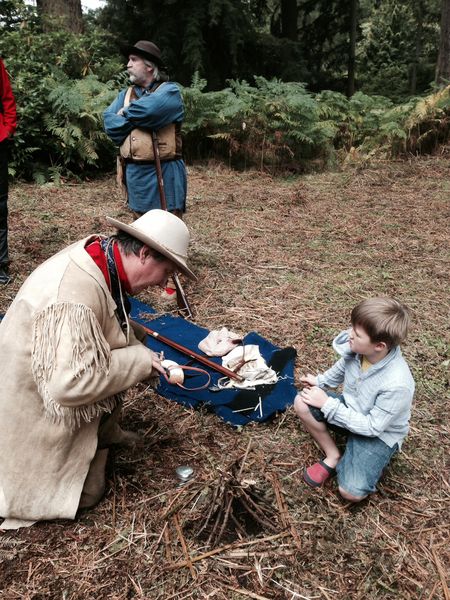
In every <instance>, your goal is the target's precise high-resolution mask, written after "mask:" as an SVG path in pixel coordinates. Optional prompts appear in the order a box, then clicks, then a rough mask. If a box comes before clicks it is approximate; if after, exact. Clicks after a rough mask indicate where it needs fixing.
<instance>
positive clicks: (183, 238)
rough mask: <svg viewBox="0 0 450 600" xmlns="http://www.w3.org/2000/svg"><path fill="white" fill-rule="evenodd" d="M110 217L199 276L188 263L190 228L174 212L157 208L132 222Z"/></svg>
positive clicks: (136, 236)
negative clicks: (128, 222) (127, 222)
mask: <svg viewBox="0 0 450 600" xmlns="http://www.w3.org/2000/svg"><path fill="white" fill-rule="evenodd" d="M106 221H107V222H108V223H109V224H110V225H113V226H114V227H116V228H117V229H120V230H121V231H125V233H128V234H129V235H131V236H133V237H135V238H136V239H138V240H140V241H141V242H144V244H146V245H147V246H149V247H150V248H153V249H154V250H157V251H158V252H159V253H160V254H162V255H163V256H166V257H167V258H168V259H170V260H171V261H172V262H173V263H175V265H176V266H177V267H178V269H179V270H180V271H182V272H183V273H184V274H185V275H187V276H188V277H190V278H191V279H194V280H196V279H197V277H196V275H194V273H193V272H192V270H191V268H190V267H189V265H188V263H187V254H188V246H189V240H190V235H189V230H188V228H187V227H186V225H185V223H184V222H183V221H182V220H181V219H179V218H178V217H177V216H175V215H174V214H173V213H171V212H169V211H167V210H161V209H160V208H155V209H153V210H149V211H148V212H146V213H145V214H143V215H142V216H141V217H139V219H136V221H133V223H130V224H129V225H127V224H126V223H122V222H121V221H118V220H117V219H114V218H112V217H106Z"/></svg>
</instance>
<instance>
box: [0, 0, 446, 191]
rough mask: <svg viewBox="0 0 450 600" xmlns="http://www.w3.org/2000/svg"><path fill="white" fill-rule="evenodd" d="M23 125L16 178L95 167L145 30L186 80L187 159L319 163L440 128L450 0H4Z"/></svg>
mask: <svg viewBox="0 0 450 600" xmlns="http://www.w3.org/2000/svg"><path fill="white" fill-rule="evenodd" d="M0 7H1V10H0V15H1V17H0V54H1V55H2V56H3V57H4V60H5V63H6V65H7V68H8V71H9V73H10V77H11V81H12V84H13V88H14V91H15V94H16V99H17V104H18V110H19V117H20V127H19V130H18V133H17V136H16V139H15V145H14V149H13V153H14V154H13V161H12V164H11V175H12V176H16V177H25V178H30V177H32V178H34V179H35V180H36V181H45V180H48V179H58V178H60V177H64V176H69V175H70V176H73V175H76V176H79V177H82V176H83V175H87V174H93V173H94V172H104V171H105V170H107V169H108V168H109V169H110V168H111V165H112V162H113V156H114V153H115V149H114V148H113V146H112V144H111V143H110V142H109V140H108V139H107V138H106V136H105V135H104V133H103V129H102V117H101V115H102V111H103V110H104V108H105V107H106V106H107V105H108V104H109V103H110V102H111V100H112V99H113V98H114V96H115V94H116V93H117V91H118V89H119V88H121V87H124V86H126V85H127V78H126V73H125V60H124V58H123V57H122V55H121V53H120V46H121V44H123V43H127V44H128V43H134V42H136V41H137V40H139V39H150V40H152V41H154V42H155V43H156V44H158V46H160V48H161V49H162V51H163V56H164V60H165V62H166V64H167V67H168V70H169V73H170V76H171V79H173V80H176V81H178V82H179V83H180V85H181V86H182V91H183V97H184V101H185V105H186V120H185V127H184V134H185V152H186V157H187V159H188V160H197V159H200V160H201V159H205V158H211V157H216V158H220V159H222V160H226V161H227V162H228V163H229V164H230V165H232V166H236V167H239V168H245V167H247V166H252V167H254V166H258V167H260V168H266V169H271V170H277V169H278V170H279V169H290V170H296V171H299V170H300V171H301V170H305V169H308V168H326V167H328V166H330V165H331V166H332V165H335V164H336V163H339V162H341V161H343V160H348V159H349V157H350V158H351V159H355V156H356V154H355V153H358V154H359V156H367V155H369V154H370V153H373V152H377V151H381V152H384V153H387V154H388V155H397V154H401V153H408V152H413V153H418V152H430V151H433V150H435V149H436V147H438V146H439V144H442V143H446V141H447V140H448V135H449V113H450V108H449V80H450V0H351V1H349V0H245V1H244V0H159V1H154V0H107V2H106V3H105V6H104V7H103V8H101V9H98V10H96V11H89V12H88V13H87V14H83V13H82V9H81V3H80V0H37V6H36V7H35V6H31V5H29V4H25V3H24V1H23V0H2V1H1V2H0Z"/></svg>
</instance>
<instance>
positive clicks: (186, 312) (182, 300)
mask: <svg viewBox="0 0 450 600" xmlns="http://www.w3.org/2000/svg"><path fill="white" fill-rule="evenodd" d="M152 144H153V155H154V158H155V167H156V176H157V178H158V189H159V197H160V200H161V208H162V210H167V202H166V193H165V191H164V179H163V175H162V169H161V157H160V156H159V145H158V136H157V135H156V131H152ZM172 277H173V282H174V284H175V289H176V292H177V304H178V308H179V309H180V310H179V312H180V314H181V316H183V317H188V319H192V318H193V316H194V315H193V313H192V309H191V306H190V304H189V301H188V299H187V296H186V294H185V292H184V290H183V287H182V285H181V282H180V279H179V277H178V273H174V274H173V276H172Z"/></svg>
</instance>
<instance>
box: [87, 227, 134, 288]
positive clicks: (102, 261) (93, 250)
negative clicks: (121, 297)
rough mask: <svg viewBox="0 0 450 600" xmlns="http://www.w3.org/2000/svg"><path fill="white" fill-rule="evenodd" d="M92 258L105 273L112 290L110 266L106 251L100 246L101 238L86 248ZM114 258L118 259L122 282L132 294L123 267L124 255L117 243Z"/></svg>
mask: <svg viewBox="0 0 450 600" xmlns="http://www.w3.org/2000/svg"><path fill="white" fill-rule="evenodd" d="M84 249H85V250H86V252H87V253H88V254H89V256H90V257H91V258H92V260H93V261H94V262H95V264H96V265H97V267H98V268H99V269H100V271H101V272H102V273H103V277H104V278H105V281H106V283H107V285H108V289H109V290H110V291H111V282H110V280H109V273H108V267H107V262H106V256H105V253H104V252H103V250H102V247H101V246H100V238H98V237H97V238H95V239H94V240H92V241H91V242H89V244H88V245H87V246H85V248H84ZM114 260H115V261H116V267H117V274H118V275H119V279H120V283H121V285H122V286H123V289H124V290H125V291H126V293H127V294H131V288H130V282H129V281H128V277H127V275H126V273H125V269H124V268H123V263H122V257H121V256H120V252H119V248H118V247H117V244H114Z"/></svg>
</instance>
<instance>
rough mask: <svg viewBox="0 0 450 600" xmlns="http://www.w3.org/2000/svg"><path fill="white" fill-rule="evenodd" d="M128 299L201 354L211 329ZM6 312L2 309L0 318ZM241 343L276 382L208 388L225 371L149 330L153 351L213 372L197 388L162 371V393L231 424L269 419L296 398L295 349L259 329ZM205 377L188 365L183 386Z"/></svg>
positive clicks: (152, 324)
mask: <svg viewBox="0 0 450 600" xmlns="http://www.w3.org/2000/svg"><path fill="white" fill-rule="evenodd" d="M130 303H131V313H130V317H131V318H132V319H133V320H134V321H137V322H138V323H142V325H146V326H148V327H149V328H150V329H152V330H153V331H157V332H158V333H160V334H161V335H163V336H164V337H167V338H169V339H171V340H173V341H174V342H177V343H178V344H181V345H182V346H184V347H186V348H189V349H191V350H193V351H194V352H196V353H197V354H202V353H201V351H200V350H199V349H198V344H199V342H200V341H201V340H202V339H204V338H205V337H206V336H207V335H208V333H209V331H208V330H207V329H204V328H203V327H199V326H198V325H195V323H191V322H190V321H187V320H185V319H182V318H181V317H172V316H171V315H162V316H161V317H158V318H155V319H153V318H152V315H154V314H155V311H154V309H153V308H152V307H151V306H149V305H148V304H144V302H140V301H139V300H136V299H135V298H130ZM2 316H3V315H0V320H1V319H2ZM243 343H244V344H256V345H257V346H259V351H260V352H261V355H262V356H263V357H264V359H265V361H266V363H267V364H268V365H269V367H271V368H272V369H273V370H274V371H275V372H276V373H277V374H278V375H279V380H278V381H277V383H274V384H271V385H259V386H256V388H255V390H237V389H230V388H228V389H222V390H220V391H211V389H210V388H211V387H213V386H214V385H215V384H217V382H218V380H219V379H220V378H221V377H223V375H222V374H221V373H218V372H217V371H214V370H212V369H210V368H209V367H207V366H205V365H203V364H201V363H196V362H194V361H193V359H191V358H189V357H188V356H186V355H185V354H183V353H181V352H178V351H177V350H174V349H173V348H171V347H170V346H168V345H166V344H164V343H163V342H161V341H159V340H158V339H156V338H154V337H151V336H147V340H146V345H147V346H148V347H149V348H150V349H151V350H154V351H155V352H162V351H163V352H164V357H165V358H168V359H170V360H174V361H175V362H177V363H178V364H180V365H192V366H195V367H201V368H203V369H205V370H206V371H208V373H209V374H210V375H211V383H210V385H209V387H208V388H207V389H203V390H199V391H189V390H184V389H182V388H180V387H178V386H176V385H172V384H169V383H168V382H167V381H166V380H165V379H164V377H162V376H161V377H160V382H159V385H158V387H157V389H156V391H157V392H158V394H160V395H161V396H164V397H165V398H168V399H169V400H174V401H175V402H179V403H180V404H184V405H185V406H191V407H200V406H204V407H206V408H207V409H208V410H211V411H213V412H214V413H216V414H217V415H218V416H219V417H221V418H222V419H223V420H224V421H226V422H227V423H230V424H232V425H236V426H238V425H246V424H247V423H250V422H251V421H266V420H267V419H269V418H270V417H272V416H274V415H275V414H276V413H277V412H280V411H282V410H284V409H285V408H286V407H287V406H289V405H290V404H292V403H293V402H294V398H295V395H296V393H297V390H296V388H295V387H294V361H295V357H296V354H297V353H296V351H295V349H294V348H291V347H289V348H284V349H281V348H278V347H277V346H274V345H273V344H272V343H270V342H269V341H268V340H266V339H264V338H263V337H261V336H260V335H258V334H257V333H255V332H251V333H249V334H248V335H246V336H245V338H244V341H243ZM205 356H206V355H205ZM206 358H208V359H209V360H211V361H213V362H216V363H217V364H219V365H221V364H222V360H221V358H220V357H206ZM205 379H206V376H205V375H204V374H202V373H195V372H193V374H192V376H191V375H190V373H189V371H188V372H186V373H185V386H186V387H190V388H194V387H199V386H201V385H202V384H203V383H205Z"/></svg>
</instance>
